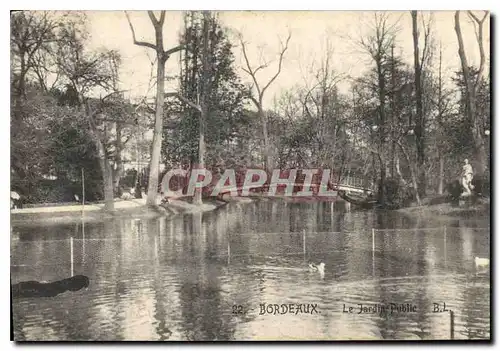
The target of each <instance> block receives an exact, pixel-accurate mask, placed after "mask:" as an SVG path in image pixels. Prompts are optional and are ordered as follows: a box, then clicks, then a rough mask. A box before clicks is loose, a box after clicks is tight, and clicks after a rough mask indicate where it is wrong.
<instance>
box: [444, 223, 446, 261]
mask: <svg viewBox="0 0 500 351" xmlns="http://www.w3.org/2000/svg"><path fill="white" fill-rule="evenodd" d="M444 263H445V264H446V226H444Z"/></svg>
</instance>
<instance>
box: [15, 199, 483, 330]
mask: <svg viewBox="0 0 500 351" xmlns="http://www.w3.org/2000/svg"><path fill="white" fill-rule="evenodd" d="M444 224H446V229H444ZM459 224H460V223H459ZM424 225H425V226H428V227H432V228H437V229H418V228H421V227H423V226H424ZM479 226H480V224H474V223H473V222H468V223H467V226H459V225H458V224H457V223H429V222H426V223H422V222H419V221H418V220H411V219H408V218H406V217H404V216H401V215H398V214H397V213H395V212H355V211H353V212H345V211H342V210H338V209H336V208H335V207H334V206H331V204H330V203H307V204H298V203H285V202H279V201H263V202H259V203H253V204H248V205H236V204H234V205H228V206H226V207H224V208H223V209H220V210H216V211H214V212H211V213H206V214H203V215H202V214H194V215H190V216H184V217H176V218H174V219H172V220H166V219H164V218H163V219H150V220H139V219H133V218H129V219H124V220H115V221H107V222H104V223H93V224H89V223H87V224H83V223H76V224H73V225H61V226H50V227H39V228H35V227H22V226H19V227H14V228H13V232H12V247H11V257H12V259H11V265H12V266H11V271H12V282H13V283H15V282H18V281H27V280H47V281H53V280H59V279H64V278H66V277H68V276H69V274H70V263H71V255H70V249H69V238H70V237H73V238H74V239H73V243H74V250H73V251H74V252H73V263H74V270H75V274H85V275H87V276H89V277H90V279H91V282H92V284H91V286H90V287H89V289H88V290H87V291H85V292H83V291H79V292H74V293H64V294H61V295H60V296H57V297H55V298H43V299H21V300H16V301H14V305H13V313H14V330H15V338H16V340H253V339H287V340H290V339H350V338H353V339H436V338H437V339H441V338H442V339H447V338H449V336H450V329H449V314H448V313H446V312H444V313H433V306H434V303H442V302H445V303H446V307H447V308H448V309H453V310H454V311H455V316H456V320H455V326H456V330H455V337H456V338H489V335H490V323H489V318H490V312H489V311H490V310H489V304H490V291H489V287H490V285H489V271H488V270H486V271H478V270H477V269H476V268H475V267H474V263H473V258H474V256H479V257H489V247H490V240H489V238H490V236H489V230H484V229H480V228H477V227H479ZM372 228H375V231H374V232H373V233H374V238H373V239H374V240H372ZM380 229H392V230H380ZM373 246H374V247H375V250H372V248H373ZM228 256H230V257H228ZM228 259H229V261H228ZM310 260H311V261H314V262H320V261H321V262H324V263H325V264H326V271H325V276H324V279H320V277H319V275H317V274H312V273H310V272H309V271H308V270H307V262H308V261H310ZM262 303H267V304H284V303H286V304H296V305H298V304H317V305H318V306H319V307H318V308H319V310H320V311H321V313H319V314H286V315H272V314H261V313H260V312H261V311H260V304H262ZM386 303H389V304H390V303H397V304H406V303H409V304H413V305H416V306H417V310H416V311H415V312H414V313H393V314H389V315H387V314H386V315H383V314H358V313H344V312H343V307H344V305H348V306H353V307H354V308H355V310H356V311H359V304H363V305H373V304H386ZM238 306H242V309H243V312H245V313H240V312H241V311H240V310H239V307H238Z"/></svg>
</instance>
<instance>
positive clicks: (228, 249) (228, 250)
mask: <svg viewBox="0 0 500 351" xmlns="http://www.w3.org/2000/svg"><path fill="white" fill-rule="evenodd" d="M230 263H231V245H230V241H229V237H228V238H227V264H230Z"/></svg>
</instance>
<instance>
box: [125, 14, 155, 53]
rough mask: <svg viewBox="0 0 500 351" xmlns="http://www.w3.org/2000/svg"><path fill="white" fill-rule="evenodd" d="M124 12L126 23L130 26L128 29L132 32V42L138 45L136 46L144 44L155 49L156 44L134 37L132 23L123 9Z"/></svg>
mask: <svg viewBox="0 0 500 351" xmlns="http://www.w3.org/2000/svg"><path fill="white" fill-rule="evenodd" d="M124 12H125V16H127V21H128V25H129V27H130V31H131V32H132V39H133V40H134V44H135V45H138V46H145V47H148V48H150V49H153V50H156V45H154V44H151V43H147V42H145V41H137V39H136V38H135V31H134V26H133V25H132V22H131V21H130V17H129V15H128V13H127V11H124ZM150 17H151V16H150ZM153 17H154V15H153ZM155 21H156V18H155Z"/></svg>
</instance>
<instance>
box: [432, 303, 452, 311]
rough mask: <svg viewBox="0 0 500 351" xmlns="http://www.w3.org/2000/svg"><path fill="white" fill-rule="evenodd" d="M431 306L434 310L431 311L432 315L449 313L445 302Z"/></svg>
mask: <svg viewBox="0 0 500 351" xmlns="http://www.w3.org/2000/svg"><path fill="white" fill-rule="evenodd" d="M432 305H433V306H434V308H433V309H432V312H433V313H439V312H448V311H449V310H448V309H447V308H446V302H443V303H439V302H433V303H432Z"/></svg>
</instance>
